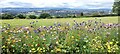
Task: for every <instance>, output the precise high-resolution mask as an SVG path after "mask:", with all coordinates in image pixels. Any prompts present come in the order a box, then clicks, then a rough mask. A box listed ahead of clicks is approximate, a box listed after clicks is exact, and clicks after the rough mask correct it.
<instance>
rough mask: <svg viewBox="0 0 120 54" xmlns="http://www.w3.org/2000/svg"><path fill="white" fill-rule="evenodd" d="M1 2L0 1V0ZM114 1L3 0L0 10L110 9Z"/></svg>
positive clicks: (0, 3)
mask: <svg viewBox="0 0 120 54" xmlns="http://www.w3.org/2000/svg"><path fill="white" fill-rule="evenodd" d="M0 1H1V0H0ZM113 2H114V0H109V1H108V0H3V1H2V2H0V8H5V7H26V8H35V7H40V8H42V7H59V8H88V9H89V8H92V7H93V8H112V4H113Z"/></svg>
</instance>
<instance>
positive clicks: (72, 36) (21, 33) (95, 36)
mask: <svg viewBox="0 0 120 54" xmlns="http://www.w3.org/2000/svg"><path fill="white" fill-rule="evenodd" d="M33 22H34V23H33ZM55 22H56V23H55ZM66 22H67V23H66ZM0 23H1V24H2V25H3V26H2V27H1V26H0V32H1V34H2V35H0V39H2V42H0V45H1V43H2V47H1V48H2V51H3V52H2V53H3V54H5V53H7V54H56V53H59V54H66V53H67V54H74V53H75V54H100V53H101V54H102V53H103V54H110V53H115V54H119V53H120V41H119V32H118V27H120V24H119V23H118V17H117V16H116V17H90V18H60V19H11V20H0Z"/></svg>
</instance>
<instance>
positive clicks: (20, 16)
mask: <svg viewBox="0 0 120 54" xmlns="http://www.w3.org/2000/svg"><path fill="white" fill-rule="evenodd" d="M16 17H18V18H20V19H25V18H26V16H25V15H23V14H18V15H17V16H16Z"/></svg>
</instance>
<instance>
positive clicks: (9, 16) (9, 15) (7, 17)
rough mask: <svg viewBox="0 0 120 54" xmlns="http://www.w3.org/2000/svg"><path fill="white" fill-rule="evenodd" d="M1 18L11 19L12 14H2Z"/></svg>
mask: <svg viewBox="0 0 120 54" xmlns="http://www.w3.org/2000/svg"><path fill="white" fill-rule="evenodd" d="M0 18H1V19H13V15H11V14H2V15H1V16H0Z"/></svg>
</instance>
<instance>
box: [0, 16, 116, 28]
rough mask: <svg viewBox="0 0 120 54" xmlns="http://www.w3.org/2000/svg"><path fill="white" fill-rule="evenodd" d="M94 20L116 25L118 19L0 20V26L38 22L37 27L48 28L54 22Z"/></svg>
mask: <svg viewBox="0 0 120 54" xmlns="http://www.w3.org/2000/svg"><path fill="white" fill-rule="evenodd" d="M95 18H99V19H101V20H102V21H103V22H105V23H118V17H117V16H116V17H94V18H93V17H90V18H60V19H11V20H0V24H3V23H9V24H11V25H12V26H16V25H18V26H22V25H26V26H27V25H29V23H30V22H32V21H36V20H38V21H39V22H38V23H37V25H38V26H39V25H42V26H43V25H44V26H49V25H53V24H54V22H60V23H65V22H69V23H73V20H76V21H77V22H82V21H87V20H94V19H95Z"/></svg>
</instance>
